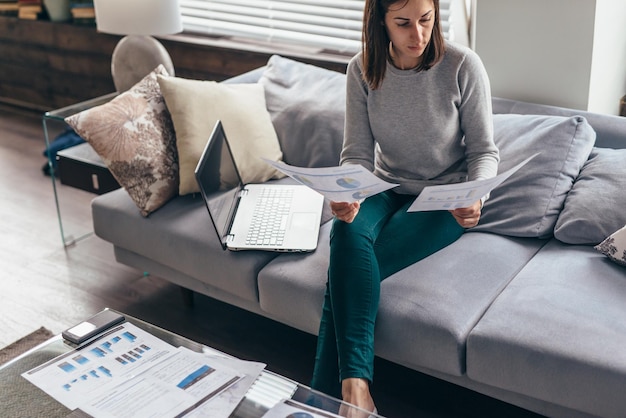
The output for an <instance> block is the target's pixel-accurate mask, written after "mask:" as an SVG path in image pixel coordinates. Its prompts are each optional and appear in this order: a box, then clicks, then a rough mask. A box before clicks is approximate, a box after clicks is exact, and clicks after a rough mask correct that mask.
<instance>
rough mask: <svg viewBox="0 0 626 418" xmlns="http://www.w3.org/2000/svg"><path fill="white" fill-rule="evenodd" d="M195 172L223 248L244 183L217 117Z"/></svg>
mask: <svg viewBox="0 0 626 418" xmlns="http://www.w3.org/2000/svg"><path fill="white" fill-rule="evenodd" d="M195 175H196V181H197V182H198V186H199V187H200V191H201V193H202V197H203V198H204V200H205V203H206V206H207V209H208V211H209V215H210V216H211V221H212V222H213V226H214V227H215V231H216V232H217V235H218V236H219V239H220V242H221V243H222V247H223V248H224V249H225V248H226V239H227V235H228V231H229V229H230V226H231V223H232V220H233V217H234V214H235V210H236V208H237V202H238V201H239V191H240V190H241V189H243V182H242V181H241V177H240V176H239V172H238V170H237V166H236V165H235V161H234V159H233V156H232V152H231V151H230V148H229V145H228V140H227V139H226V134H225V133H224V128H223V126H222V123H221V122H220V121H219V120H218V121H217V123H216V124H215V127H214V128H213V132H212V133H211V136H210V137H209V140H208V141H207V144H206V146H205V148H204V151H203V153H202V156H201V157H200V160H199V161H198V165H197V166H196V170H195Z"/></svg>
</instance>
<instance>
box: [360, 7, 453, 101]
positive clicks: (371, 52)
mask: <svg viewBox="0 0 626 418" xmlns="http://www.w3.org/2000/svg"><path fill="white" fill-rule="evenodd" d="M401 1H403V0H366V1H365V8H364V10H363V32H362V35H361V40H362V51H363V79H364V80H365V81H366V82H367V84H368V85H369V86H370V88H372V89H377V88H378V87H379V86H380V83H382V81H383V78H384V77H385V69H386V68H387V60H388V59H390V56H389V42H390V40H389V36H388V35H387V30H386V29H385V25H384V22H385V14H386V13H387V11H388V10H389V7H391V6H392V5H394V4H396V3H400V2H401ZM431 1H432V2H433V6H434V8H435V22H434V25H433V33H432V36H431V38H430V42H429V43H428V45H427V46H426V49H425V50H424V58H423V59H422V61H421V62H420V65H419V66H418V67H417V68H416V69H415V71H426V70H428V69H430V68H431V67H432V66H433V65H435V64H437V63H438V62H439V61H441V59H442V58H443V54H444V51H445V43H444V38H443V32H442V31H441V24H440V21H439V0H431ZM408 2H409V0H404V5H406V4H407V3H408ZM404 5H403V6H402V7H404Z"/></svg>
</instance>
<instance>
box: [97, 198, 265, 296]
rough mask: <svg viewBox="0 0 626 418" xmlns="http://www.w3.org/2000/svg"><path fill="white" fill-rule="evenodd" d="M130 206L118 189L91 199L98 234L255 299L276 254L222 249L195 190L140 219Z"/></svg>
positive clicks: (148, 257) (224, 290) (121, 245)
mask: <svg viewBox="0 0 626 418" xmlns="http://www.w3.org/2000/svg"><path fill="white" fill-rule="evenodd" d="M132 206H133V203H132V201H131V200H130V198H129V197H128V194H126V193H124V191H123V190H122V189H119V190H116V191H113V192H110V193H106V194H104V195H101V196H97V197H96V198H95V199H94V200H93V201H92V204H91V207H92V214H93V225H94V232H95V233H96V235H97V236H98V237H100V238H102V239H104V240H106V241H109V242H112V243H114V244H115V245H116V246H117V247H119V248H122V249H124V250H127V251H130V252H133V253H135V254H138V255H141V256H143V257H145V258H147V259H152V260H156V261H158V262H159V263H160V264H161V265H163V266H165V267H169V268H171V269H173V270H178V271H180V272H181V273H183V274H185V275H187V276H190V277H194V278H196V279H197V280H199V281H200V282H202V283H206V284H208V285H209V286H207V287H214V288H217V289H220V290H221V291H223V292H224V293H230V294H232V295H235V296H237V298H240V299H245V300H247V301H251V302H257V301H258V294H257V282H256V277H257V274H258V272H259V270H261V268H262V267H263V266H264V265H265V264H267V262H268V261H270V260H271V259H272V258H274V257H276V255H277V254H276V253H272V252H267V251H241V252H234V251H224V250H223V249H222V245H221V243H220V240H219V238H218V237H217V234H216V232H215V229H214V228H213V226H212V224H211V219H210V218H209V213H208V212H207V209H206V206H205V203H204V200H203V199H202V197H201V196H200V194H199V193H196V194H195V195H191V194H190V195H185V196H178V197H175V198H174V199H172V200H171V201H170V202H169V203H168V204H167V205H165V206H163V207H162V208H161V209H159V210H158V211H156V212H155V213H153V214H152V215H151V216H150V217H148V218H143V219H142V218H141V216H140V215H139V214H138V212H137V210H132V209H133V207H132ZM144 268H145V267H144ZM148 271H149V270H148Z"/></svg>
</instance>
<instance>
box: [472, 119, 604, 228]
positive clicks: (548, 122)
mask: <svg viewBox="0 0 626 418" xmlns="http://www.w3.org/2000/svg"><path fill="white" fill-rule="evenodd" d="M493 124H494V140H495V143H496V145H497V146H498V148H499V149H500V166H499V168H498V171H499V172H503V171H505V170H508V169H509V168H511V167H513V166H514V165H516V164H518V163H520V162H522V161H523V160H524V159H526V158H527V157H530V156H531V155H533V154H535V153H540V154H539V155H537V156H536V157H535V158H533V159H532V160H531V161H530V162H528V164H526V165H525V166H524V167H522V168H521V169H520V170H519V171H517V172H516V173H515V174H513V175H512V176H511V177H509V179H507V180H506V181H505V182H504V183H502V184H501V185H500V186H498V187H496V188H495V189H494V190H493V191H492V192H491V197H490V198H489V200H487V202H486V203H485V207H484V208H483V213H482V216H481V219H480V223H479V224H478V226H476V227H475V228H473V229H472V230H473V231H484V232H493V233H497V234H502V235H509V236H516V237H536V238H548V237H550V236H552V234H553V231H554V225H555V224H556V221H557V218H558V216H559V213H560V212H561V209H562V208H563V203H564V201H565V198H566V196H567V193H568V192H569V190H570V189H571V188H572V185H573V184H574V179H575V178H576V176H577V175H578V173H579V171H580V169H581V168H582V166H583V164H584V163H585V161H587V158H588V157H589V153H590V152H591V149H592V148H593V144H594V142H595V138H596V135H595V132H594V130H593V129H592V128H591V126H590V125H589V124H588V123H587V121H586V120H585V118H583V117H580V116H574V117H563V116H539V115H513V114H502V115H494V116H493Z"/></svg>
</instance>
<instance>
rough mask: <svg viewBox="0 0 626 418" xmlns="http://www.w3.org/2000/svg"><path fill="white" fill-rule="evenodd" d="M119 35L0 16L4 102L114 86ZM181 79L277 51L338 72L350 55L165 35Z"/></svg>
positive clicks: (231, 71)
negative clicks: (329, 56)
mask: <svg viewBox="0 0 626 418" xmlns="http://www.w3.org/2000/svg"><path fill="white" fill-rule="evenodd" d="M119 39H120V36H116V35H109V34H104V33H99V32H97V30H96V28H95V27H91V26H80V25H74V24H71V23H57V22H50V21H44V20H35V21H31V20H23V19H18V18H15V17H7V16H0V102H2V103H6V104H11V105H17V106H21V107H25V108H29V109H33V110H41V111H48V110H52V109H57V108H60V107H64V106H68V105H71V104H74V103H77V102H81V101H83V100H87V99H90V98H93V97H97V96H101V95H104V94H107V93H111V92H113V91H114V90H115V88H114V86H113V80H112V78H111V55H112V53H113V49H114V48H115V45H116V44H117V42H118V41H119ZM161 42H162V43H163V45H164V46H165V48H166V49H167V50H168V52H169V53H170V55H171V57H172V61H173V62H174V67H175V68H176V75H177V76H179V77H185V78H192V79H200V80H216V81H221V80H224V79H226V78H228V77H232V76H234V75H237V74H241V73H243V72H245V71H249V70H251V69H254V68H257V67H260V66H262V65H264V64H265V63H266V62H267V60H268V58H269V57H270V56H271V55H272V53H278V54H281V55H283V56H286V57H291V58H293V59H297V60H300V61H303V62H308V63H311V64H315V65H318V66H322V67H325V68H329V69H334V70H337V71H345V68H346V63H347V59H348V58H342V57H340V58H338V59H327V58H324V57H318V56H316V55H314V54H309V55H304V54H290V53H281V52H279V51H275V52H272V51H270V50H268V49H267V48H257V47H254V46H250V45H247V46H245V45H244V47H243V48H238V47H237V46H236V44H235V43H234V42H230V41H228V40H220V39H210V38H197V37H196V38H194V37H190V36H186V35H183V36H171V37H167V38H165V39H161Z"/></svg>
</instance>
